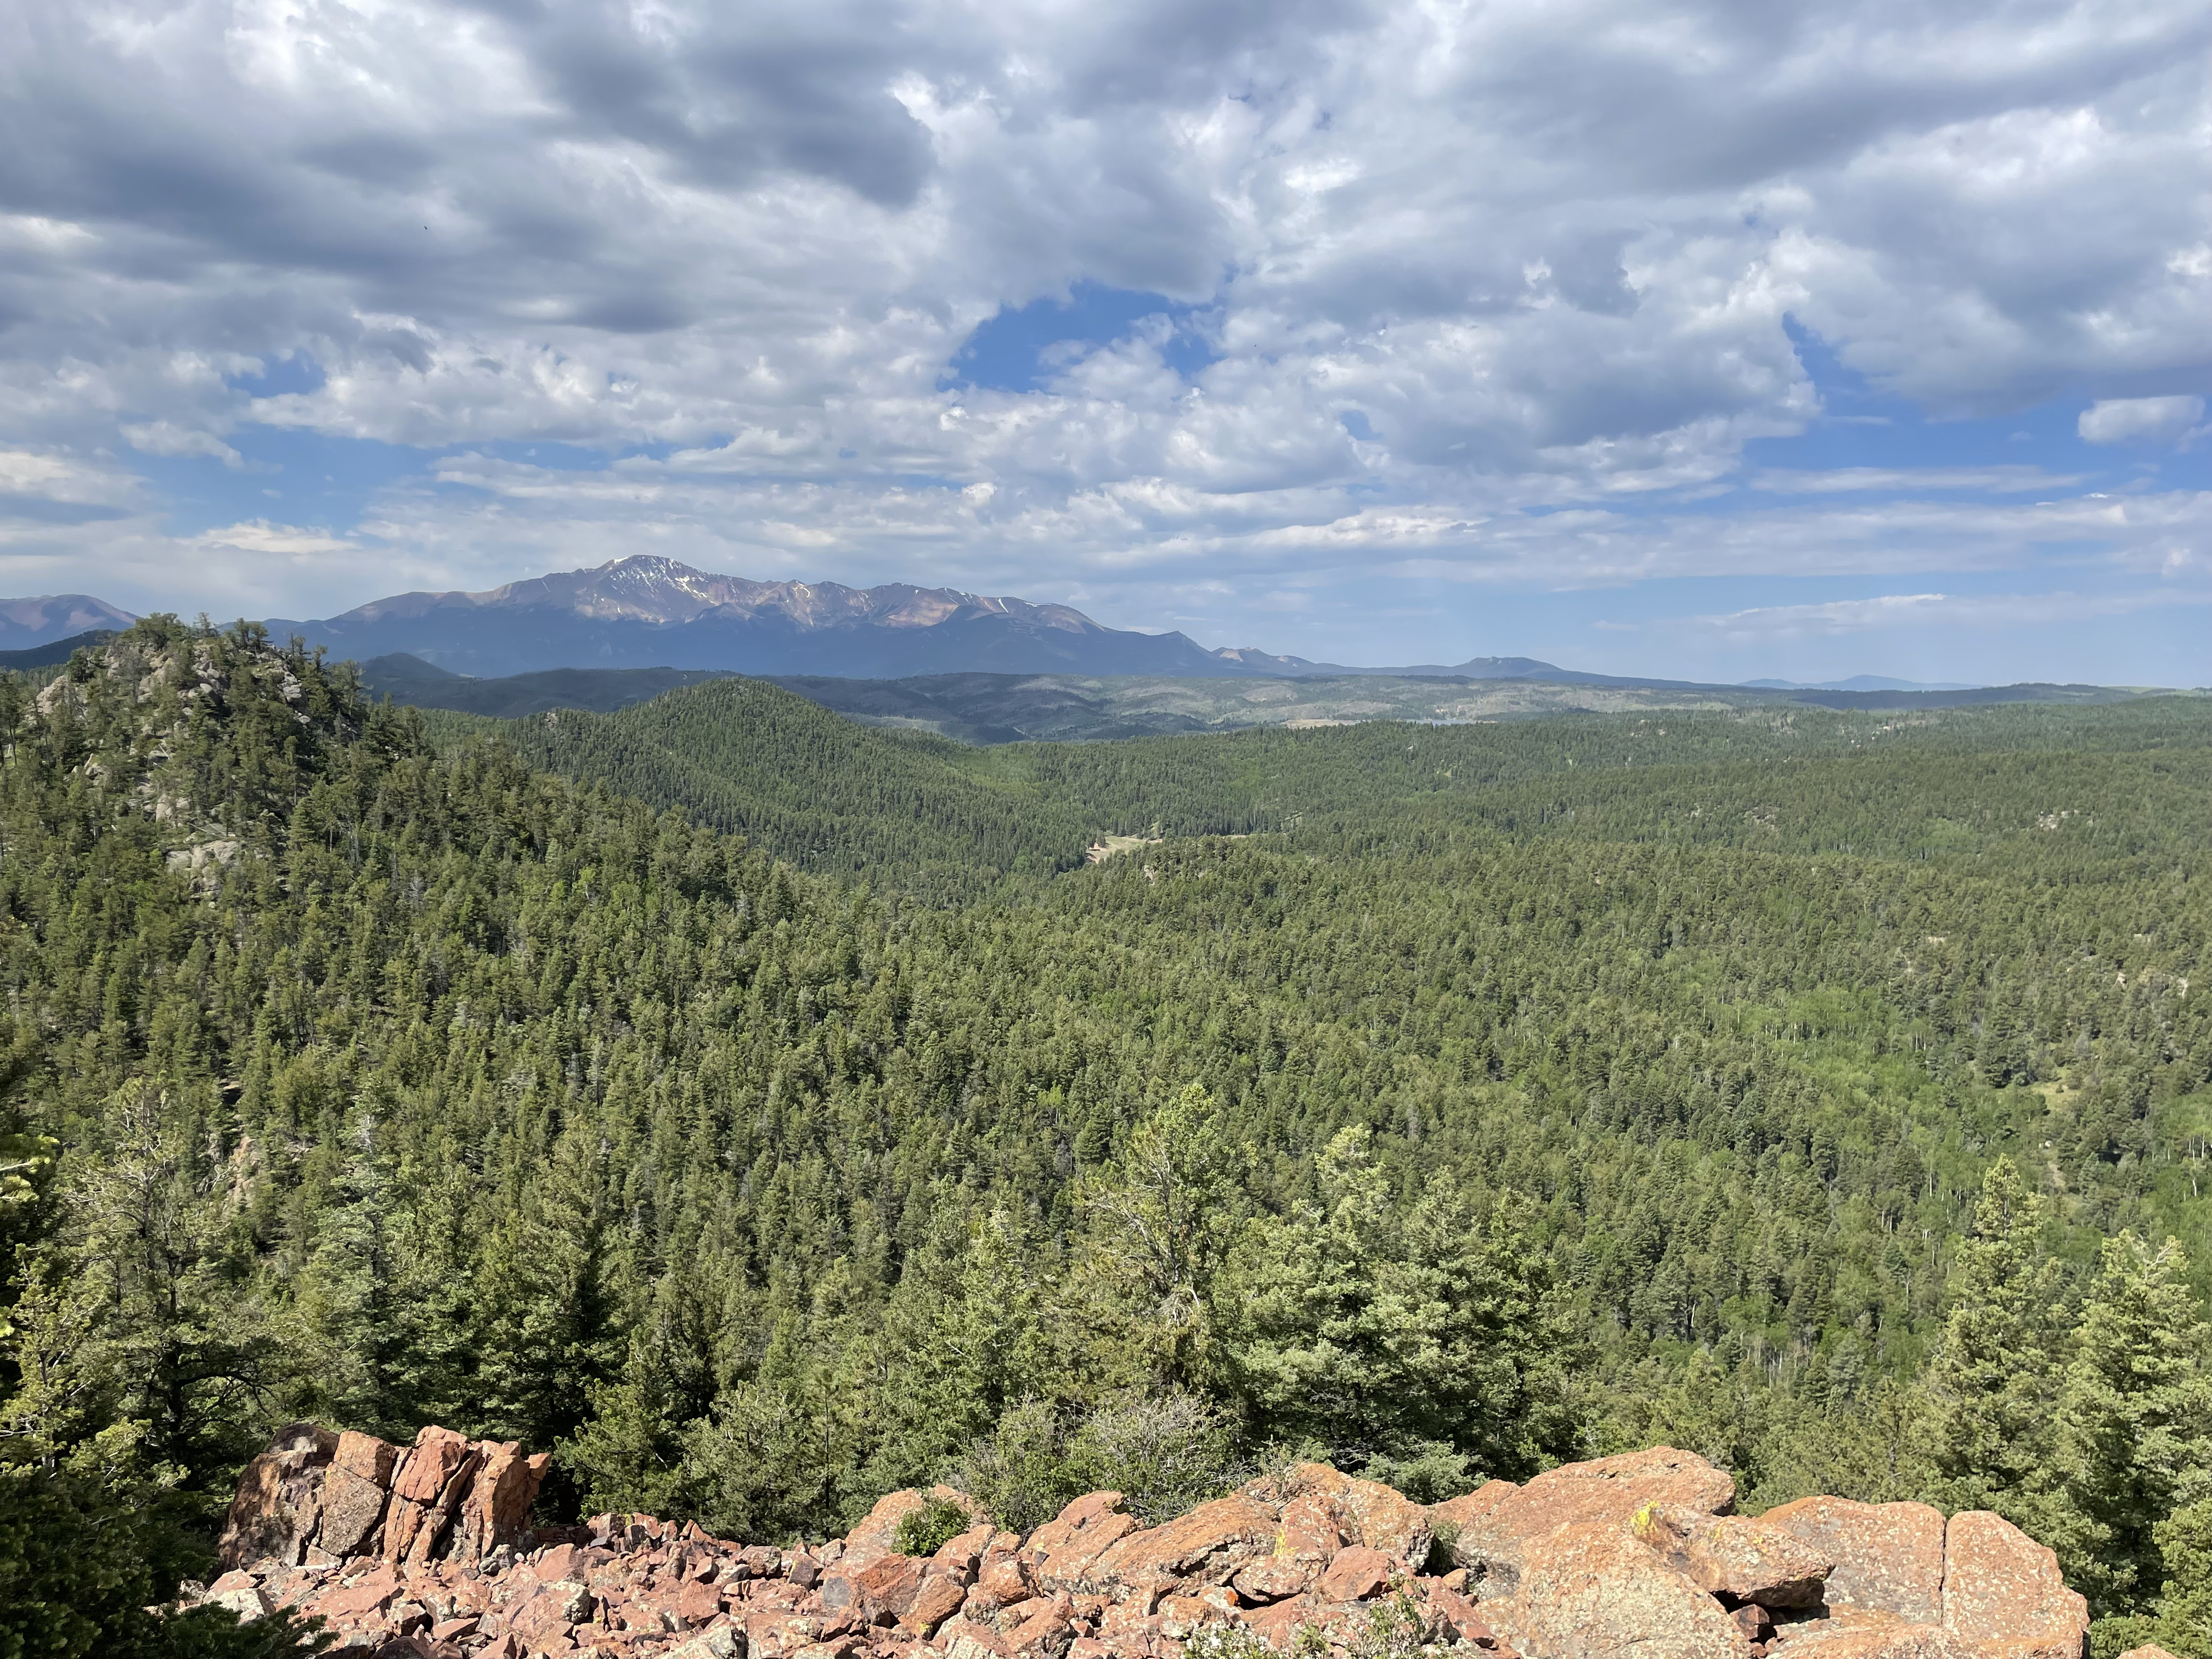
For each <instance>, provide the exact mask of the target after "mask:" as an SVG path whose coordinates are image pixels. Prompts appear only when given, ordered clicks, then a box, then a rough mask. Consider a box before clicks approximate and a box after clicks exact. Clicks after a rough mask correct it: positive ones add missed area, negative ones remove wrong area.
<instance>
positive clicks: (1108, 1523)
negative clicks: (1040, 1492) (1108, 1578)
mask: <svg viewBox="0 0 2212 1659" xmlns="http://www.w3.org/2000/svg"><path fill="white" fill-rule="evenodd" d="M1136 1530H1137V1517H1136V1516H1133V1515H1131V1514H1130V1513H1129V1505H1128V1500H1127V1498H1123V1497H1122V1496H1121V1493H1120V1492H1085V1493H1084V1495H1083V1496H1082V1497H1080V1498H1077V1499H1076V1500H1075V1501H1074V1502H1073V1503H1072V1504H1069V1505H1068V1506H1067V1507H1066V1509H1064V1510H1061V1511H1060V1513H1059V1515H1058V1516H1055V1517H1054V1518H1053V1519H1052V1520H1050V1521H1048V1522H1045V1523H1044V1525H1042V1526H1041V1527H1039V1528H1037V1529H1036V1531H1035V1532H1033V1533H1031V1534H1030V1539H1029V1542H1028V1544H1027V1545H1025V1546H1024V1547H1023V1550H1022V1558H1023V1559H1024V1560H1025V1561H1027V1562H1028V1563H1030V1571H1031V1576H1032V1577H1034V1578H1035V1579H1036V1583H1038V1584H1039V1585H1041V1586H1042V1587H1043V1588H1045V1589H1060V1588H1061V1587H1066V1588H1069V1589H1073V1588H1076V1587H1078V1586H1080V1585H1084V1584H1087V1583H1089V1582H1090V1580H1091V1571H1092V1569H1093V1568H1094V1567H1096V1566H1097V1563H1098V1559H1099V1558H1100V1557H1101V1556H1103V1554H1105V1553H1106V1552H1107V1551H1108V1550H1109V1549H1110V1548H1112V1547H1114V1546H1115V1544H1117V1543H1119V1542H1120V1541H1121V1540H1122V1539H1124V1538H1127V1536H1128V1535H1129V1534H1132V1533H1133V1532H1135V1531H1136Z"/></svg>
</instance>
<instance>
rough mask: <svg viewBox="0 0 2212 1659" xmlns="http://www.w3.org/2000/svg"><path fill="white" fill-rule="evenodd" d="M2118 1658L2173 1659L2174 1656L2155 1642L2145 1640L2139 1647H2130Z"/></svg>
mask: <svg viewBox="0 0 2212 1659" xmlns="http://www.w3.org/2000/svg"><path fill="white" fill-rule="evenodd" d="M2120 1659H2174V1656H2173V1655H2172V1654H2170V1653H2168V1652H2167V1651H2166V1650H2165V1649H2164V1648H2162V1647H2160V1646H2159V1644H2157V1643H2155V1642H2146V1643H2144V1644H2142V1646H2141V1647H2139V1648H2130V1649H2129V1650H2127V1651H2126V1652H2125V1653H2124V1654H2122V1655H2121V1656H2120Z"/></svg>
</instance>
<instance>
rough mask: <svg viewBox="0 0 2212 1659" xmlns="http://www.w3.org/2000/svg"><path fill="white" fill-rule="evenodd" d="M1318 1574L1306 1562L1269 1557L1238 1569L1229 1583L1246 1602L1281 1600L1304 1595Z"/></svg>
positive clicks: (1283, 1557) (1284, 1557)
mask: <svg viewBox="0 0 2212 1659" xmlns="http://www.w3.org/2000/svg"><path fill="white" fill-rule="evenodd" d="M1316 1576H1317V1575H1316V1572H1315V1570H1314V1568H1313V1566H1312V1565H1310V1564H1309V1563H1306V1562H1301V1561H1293V1560H1291V1559H1290V1558H1289V1557H1287V1556H1281V1555H1269V1556H1264V1557H1262V1558H1261V1559H1259V1560H1257V1561H1255V1562H1253V1563H1252V1564H1251V1565H1249V1566H1245V1567H1243V1568H1240V1569H1238V1571H1237V1576H1236V1577H1234V1578H1232V1579H1231V1580H1230V1581H1229V1582H1230V1583H1231V1584H1233V1585H1235V1586H1236V1589H1237V1594H1238V1595H1242V1596H1243V1597H1244V1598H1245V1599H1246V1600H1247V1601H1255V1602H1267V1601H1283V1600H1285V1599H1286V1598H1287V1597H1290V1596H1293V1595H1301V1594H1303V1593H1304V1591H1305V1590H1306V1589H1307V1588H1308V1587H1309V1586H1310V1585H1311V1584H1312V1583H1313V1582H1314V1579H1315V1578H1316Z"/></svg>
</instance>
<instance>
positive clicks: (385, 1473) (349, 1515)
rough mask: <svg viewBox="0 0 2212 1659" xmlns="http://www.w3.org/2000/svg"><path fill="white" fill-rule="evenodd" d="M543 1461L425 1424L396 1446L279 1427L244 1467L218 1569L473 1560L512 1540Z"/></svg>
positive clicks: (313, 1428)
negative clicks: (364, 1559) (452, 1558)
mask: <svg viewBox="0 0 2212 1659" xmlns="http://www.w3.org/2000/svg"><path fill="white" fill-rule="evenodd" d="M551 1464H552V1460H551V1459H550V1457H548V1456H547V1455H545V1454H544V1452H539V1453H537V1454H536V1455H525V1454H524V1452H523V1450H522V1449H521V1448H520V1446H518V1445H515V1444H514V1443H512V1442H501V1441H492V1440H475V1441H472V1440H467V1439H464V1438H463V1437H461V1436H459V1435H458V1434H455V1433H454V1432H453V1431H452V1430H450V1429H441V1428H426V1429H424V1430H423V1431H422V1432H421V1433H420V1434H418V1435H416V1437H415V1443H414V1444H413V1445H412V1446H406V1447H401V1446H395V1445H392V1443H389V1442H388V1441H383V1440H379V1439H377V1438H376V1437H374V1435H367V1434H356V1433H354V1432H353V1431H350V1430H349V1431H347V1432H345V1433H343V1434H333V1433H331V1431H329V1430H327V1429H324V1428H319V1427H318V1426H317V1425H314V1424H313V1423H295V1424H292V1425H290V1426H289V1427H288V1428H286V1429H284V1430H283V1431H281V1432H280V1433H279V1434H278V1435H277V1437H276V1439H275V1440H274V1441H272V1442H271V1443H270V1447H269V1449H268V1450H267V1451H264V1452H263V1453H262V1454H261V1455H259V1456H258V1457H257V1458H255V1459H254V1460H253V1461H252V1462H251V1463H249V1464H247V1465H246V1472H245V1474H243V1475H241V1476H240V1478H239V1482H238V1495H237V1496H236V1497H235V1498H233V1499H232V1500H231V1505H230V1511H229V1514H228V1516H226V1517H225V1522H224V1527H223V1533H222V1541H221V1545H220V1553H221V1555H222V1564H223V1565H224V1566H226V1567H230V1568H236V1567H240V1566H243V1565H246V1563H248V1562H257V1561H258V1562H270V1563H275V1564H276V1565H283V1566H295V1567H296V1566H306V1567H319V1568H326V1567H333V1566H337V1565H342V1564H343V1563H345V1562H349V1561H353V1560H357V1559H361V1558H362V1557H366V1556H374V1557H378V1558H380V1559H386V1560H389V1561H394V1562H400V1561H411V1562H428V1561H433V1560H436V1559H441V1558H442V1557H445V1556H448V1555H453V1556H458V1557H459V1558H462V1559H476V1558H478V1557H482V1556H486V1555H489V1554H491V1553H494V1552H495V1551H497V1550H499V1549H501V1548H502V1547H512V1546H513V1545H515V1544H517V1543H519V1542H520V1541H521V1540H522V1538H523V1536H524V1534H525V1533H526V1531H527V1529H528V1527H529V1522H530V1506H531V1505H532V1504H533V1503H535V1502H536V1501H537V1499H538V1486H539V1484H540V1483H541V1482H543V1481H544V1479H545V1471H546V1470H547V1469H548V1468H550V1467H551Z"/></svg>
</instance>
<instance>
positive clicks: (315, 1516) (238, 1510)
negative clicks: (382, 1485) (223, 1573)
mask: <svg viewBox="0 0 2212 1659" xmlns="http://www.w3.org/2000/svg"><path fill="white" fill-rule="evenodd" d="M337 1449H338V1437H337V1436H336V1435H334V1434H332V1433H331V1431H329V1430H328V1429H325V1428H319V1427H318V1426H317V1425H314V1424H313V1423H293V1424H289V1425H286V1426H285V1427H284V1428H283V1429H281V1430H279V1431H277V1435H276V1438H275V1439H274V1440H272V1441H271V1442H270V1445H269V1449H268V1450H266V1451H264V1452H263V1453H262V1454H261V1455H259V1456H258V1457H256V1458H255V1459H254V1460H253V1461H252V1462H250V1463H248V1464H247V1465H246V1469H245V1472H244V1473H243V1474H240V1476H239V1480H238V1493H237V1496H236V1497H234V1498H232V1499H231V1503H230V1509H229V1511H228V1514H226V1515H225V1516H224V1517H223V1528H222V1541H221V1542H220V1544H219V1546H218V1553H219V1554H220V1555H221V1556H222V1564H223V1565H225V1566H227V1567H235V1566H240V1565H244V1564H245V1563H246V1562H248V1561H258V1560H278V1561H283V1562H286V1563H288V1564H289V1563H296V1562H297V1561H299V1559H301V1554H302V1553H303V1552H304V1551H305V1550H306V1548H307V1543H308V1541H309V1540H310V1539H312V1538H313V1536H314V1534H315V1530H316V1527H317V1524H318V1523H319V1522H320V1521H321V1519H322V1488H323V1474H324V1471H325V1470H326V1469H327V1468H329V1467H330V1462H331V1458H332V1457H333V1456H335V1455H337Z"/></svg>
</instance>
